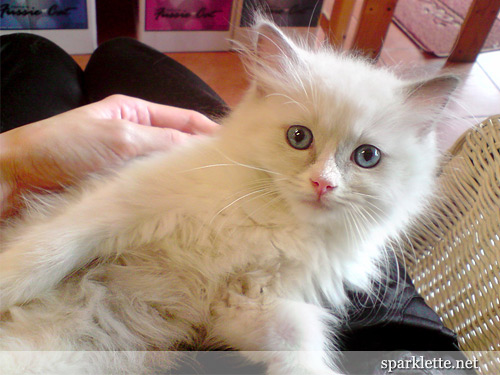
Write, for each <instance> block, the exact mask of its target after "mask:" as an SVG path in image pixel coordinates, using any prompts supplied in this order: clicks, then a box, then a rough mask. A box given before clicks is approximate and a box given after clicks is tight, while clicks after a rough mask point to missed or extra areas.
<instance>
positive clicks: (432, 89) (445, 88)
mask: <svg viewBox="0 0 500 375" xmlns="http://www.w3.org/2000/svg"><path fill="white" fill-rule="evenodd" d="M459 83H460V78H458V76H456V75H453V74H445V75H441V76H437V77H434V78H430V79H426V80H421V81H416V82H412V83H410V84H408V85H407V86H405V88H404V90H405V93H406V97H407V101H408V102H411V103H414V104H417V105H419V106H426V107H431V108H434V109H435V110H436V111H440V110H442V109H443V108H444V107H445V106H446V103H448V101H449V99H450V96H451V94H452V93H453V91H455V89H456V88H457V86H458V84H459Z"/></svg>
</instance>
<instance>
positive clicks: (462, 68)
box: [74, 24, 500, 149]
mask: <svg viewBox="0 0 500 375" xmlns="http://www.w3.org/2000/svg"><path fill="white" fill-rule="evenodd" d="M168 55H169V56H170V57H172V58H174V59H175V60H177V61H178V62H180V63H181V64H183V65H185V66H186V67H188V68H189V69H191V70H192V71H193V72H195V73H196V74H198V75H199V76H200V77H201V78H202V79H203V80H204V81H205V82H207V83H208V84H209V85H210V86H211V87H212V88H213V89H214V90H215V91H216V92H217V93H219V95H220V96H221V97H222V98H223V99H224V100H225V101H226V102H227V103H228V104H229V105H230V106H234V105H235V104H236V103H238V101H239V100H240V99H241V96H242V93H243V92H244V90H245V88H246V87H247V80H246V75H245V71H244V69H243V67H242V64H241V62H240V60H239V57H238V56H237V55H236V54H235V53H233V52H203V53H169V54H168ZM74 59H75V60H76V61H77V63H78V64H79V65H80V66H81V67H82V68H84V67H85V66H86V63H87V61H88V59H89V55H79V56H74ZM444 63H445V59H443V58H436V57H432V56H430V55H427V54H425V53H423V52H422V51H420V50H419V49H418V47H416V46H415V45H414V44H413V42H411V41H410V40H409V39H408V38H407V37H406V35H405V34H404V33H403V32H402V31H401V30H399V29H398V28H397V26H395V25H394V24H392V25H391V27H390V29H389V32H388V35H387V38H386V41H385V44H384V48H383V50H382V53H381V55H380V59H379V61H378V64H381V65H386V66H390V67H394V69H395V70H397V71H398V72H399V73H400V74H401V75H402V76H418V75H421V74H426V75H427V74H435V73H438V72H440V71H442V70H443V67H444ZM499 67H500V51H496V52H485V53H482V54H480V55H479V57H478V59H477V61H476V62H475V63H467V64H464V63H461V64H455V65H453V66H450V67H447V68H446V69H444V70H446V71H452V72H454V73H457V74H459V75H461V76H462V79H463V81H462V84H461V85H460V87H459V90H458V91H457V95H456V99H455V101H454V102H452V103H450V105H449V109H450V110H451V111H452V113H453V114H454V116H455V117H456V119H455V120H453V121H449V122H447V123H446V124H441V125H440V128H439V131H440V144H441V147H442V148H443V149H446V148H447V147H448V146H450V145H451V144H452V143H453V142H454V141H455V139H456V138H457V137H458V136H459V135H460V134H461V133H462V132H463V131H464V130H465V129H467V128H468V127H470V126H472V125H473V124H475V123H477V122H479V121H481V120H483V119H484V118H486V117H488V116H490V115H494V114H500V68H499Z"/></svg>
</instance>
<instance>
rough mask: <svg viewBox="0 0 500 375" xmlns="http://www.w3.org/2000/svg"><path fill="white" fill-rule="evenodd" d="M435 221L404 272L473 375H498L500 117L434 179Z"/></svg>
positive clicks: (470, 135)
mask: <svg viewBox="0 0 500 375" xmlns="http://www.w3.org/2000/svg"><path fill="white" fill-rule="evenodd" d="M440 189H441V191H440V199H439V200H438V201H437V202H436V203H435V205H434V207H433V208H434V209H433V212H434V213H435V215H431V216H430V217H428V218H426V219H423V220H422V221H421V222H419V223H418V224H417V225H416V227H415V228H414V231H413V233H412V235H411V236H410V238H411V242H412V243H411V246H410V251H409V253H411V255H410V256H409V258H410V259H407V262H410V265H409V266H408V271H409V273H410V275H411V276H412V279H413V281H414V283H415V286H416V287H417V290H418V291H419V292H420V294H421V295H422V296H423V297H424V298H425V300H426V301H427V303H428V304H429V305H430V306H431V307H432V308H434V310H435V311H436V312H437V313H438V314H439V315H440V316H441V318H442V320H443V322H444V324H445V325H446V326H447V327H448V328H450V329H452V330H454V331H455V332H456V333H457V334H458V339H459V344H460V347H461V349H462V350H463V351H465V352H466V355H467V356H469V357H470V358H469V359H477V362H478V365H479V370H478V372H479V373H480V374H488V375H498V374H500V116H493V117H490V118H488V119H487V120H485V121H484V122H482V123H481V124H480V125H478V126H477V127H475V128H473V129H471V130H469V131H467V132H466V133H465V134H464V135H462V137H461V138H460V139H459V140H458V141H457V142H456V143H455V145H454V146H453V147H452V149H451V158H450V159H449V161H448V162H447V163H446V164H445V165H444V167H443V170H442V174H441V175H440Z"/></svg>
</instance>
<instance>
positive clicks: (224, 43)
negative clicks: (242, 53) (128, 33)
mask: <svg viewBox="0 0 500 375" xmlns="http://www.w3.org/2000/svg"><path fill="white" fill-rule="evenodd" d="M235 3H237V0H141V1H140V5H139V39H140V40H141V41H142V42H144V43H146V44H149V45H150V46H152V47H154V48H157V49H159V50H160V51H162V52H178V51H225V50H228V49H229V48H230V44H229V41H228V39H229V38H230V36H231V25H232V19H233V13H234V4H235Z"/></svg>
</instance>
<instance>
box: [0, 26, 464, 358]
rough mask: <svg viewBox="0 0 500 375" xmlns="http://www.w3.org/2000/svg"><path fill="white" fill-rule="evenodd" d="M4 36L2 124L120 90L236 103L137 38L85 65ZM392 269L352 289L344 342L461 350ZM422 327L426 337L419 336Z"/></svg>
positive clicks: (208, 109) (155, 97) (188, 104)
mask: <svg viewBox="0 0 500 375" xmlns="http://www.w3.org/2000/svg"><path fill="white" fill-rule="evenodd" d="M1 42H2V46H1V51H2V53H1V60H2V61H1V64H2V69H1V71H2V72H1V74H2V77H1V78H2V81H1V97H2V114H1V130H2V131H7V130H9V129H12V128H14V127H17V126H21V125H24V124H27V123H31V122H35V121H39V120H42V119H45V118H48V117H51V116H54V115H57V114H59V113H62V112H65V111H68V110H71V109H74V108H76V107H79V106H82V105H85V104H88V103H92V102H95V101H98V100H101V99H104V98H105V97H107V96H109V95H112V94H124V95H129V96H134V97H138V98H141V99H145V100H148V101H152V102H156V103H161V104H166V105H172V106H177V107H181V108H187V109H193V110H196V111H198V112H201V113H203V114H205V115H207V116H209V117H212V118H217V117H220V116H223V115H224V114H225V113H226V112H227V111H228V107H227V106H226V104H225V103H224V101H223V100H222V99H221V98H220V97H219V96H218V95H217V94H216V93H215V92H214V91H213V90H212V89H211V88H210V87H209V86H208V85H207V84H205V83H204V82H203V81H202V80H201V79H200V78H199V77H198V76H197V75H196V74H194V73H193V72H191V71H190V70H189V69H187V68H186V67H184V66H182V65H181V64H179V63H177V62H176V61H174V60H172V59H170V58H169V57H167V56H165V55H164V54H162V53H160V52H158V51H156V50H154V49H152V48H150V47H148V46H146V45H144V44H142V43H140V42H137V41H135V40H133V39H128V38H120V39H116V40H113V41H109V42H106V43H104V44H102V45H101V46H99V47H98V48H97V50H96V51H95V52H94V53H93V55H92V56H91V58H90V60H89V63H88V65H87V67H86V69H85V71H82V69H81V68H80V67H79V66H78V65H77V64H76V63H75V62H74V60H73V59H72V58H71V56H69V55H68V54H66V53H65V52H64V51H63V50H62V49H60V48H59V47H57V46H56V45H55V44H53V43H52V42H50V41H48V40H46V39H43V38H40V37H37V36H33V35H30V34H17V35H7V36H2V37H1ZM391 275H392V279H391V281H390V282H388V283H386V284H385V287H386V288H387V290H384V291H383V293H381V294H380V296H379V298H374V299H369V298H368V296H359V295H356V294H355V293H353V294H352V302H353V305H352V308H351V313H350V315H349V317H350V320H349V321H348V322H347V324H346V326H345V327H344V329H343V336H344V345H342V346H341V348H342V349H345V350H374V349H377V348H378V350H397V349H404V350H431V349H432V350H456V349H457V344H456V338H455V337H454V335H453V333H452V332H451V331H449V330H446V329H445V328H444V326H443V325H442V324H441V322H440V321H439V317H438V316H437V315H436V314H435V313H434V312H433V311H432V310H431V309H430V308H429V307H428V306H427V305H425V303H424V302H423V300H422V299H421V298H420V297H419V296H418V293H417V292H416V290H415V288H414V287H413V285H412V283H411V280H410V279H409V278H408V277H407V276H406V275H405V272H404V269H401V270H400V272H396V273H394V272H393V273H392V274H391ZM417 331H418V335H419V336H420V339H419V340H416V338H415V337H414V336H415V332H417ZM412 336H413V337H412ZM429 343H431V344H432V345H431V346H429V345H430V344H429Z"/></svg>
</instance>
